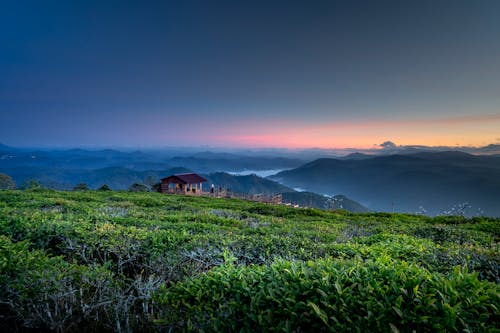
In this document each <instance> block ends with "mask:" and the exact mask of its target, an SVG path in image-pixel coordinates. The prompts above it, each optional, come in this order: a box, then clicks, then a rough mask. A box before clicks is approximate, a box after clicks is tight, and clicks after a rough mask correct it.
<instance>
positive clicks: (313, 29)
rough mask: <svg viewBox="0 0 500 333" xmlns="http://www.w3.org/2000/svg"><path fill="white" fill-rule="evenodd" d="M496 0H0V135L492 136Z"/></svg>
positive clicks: (93, 141) (342, 139)
mask: <svg viewBox="0 0 500 333" xmlns="http://www.w3.org/2000/svg"><path fill="white" fill-rule="evenodd" d="M499 17H500V1H495V0H489V1H481V0H470V1H461V0H440V1H435V0H430V1H429V0H418V1H417V0H415V1H412V0H408V1H399V0H398V1H370V0H366V1H358V0H353V1H347V0H341V1H335V0H330V1H321V0H318V1H307V0H304V1H293V0H282V1H278V0H241V1H229V0H228V1H217V0H214V1H206V0H200V1H191V0H184V1H180V0H179V1H167V0H165V1H137V0H136V1H128V0H120V1H92V0H87V1H79V0H73V1H53V0H44V1H41V0H38V1H34V0H33V1H29V0H27V1H24V0H13V1H10V0H3V1H1V2H0V142H1V143H4V144H8V145H12V146H34V145H40V146H151V147H163V146H213V147H256V148H263V147H283V148H342V147H344V148H345V147H359V148H367V147H373V146H374V145H376V144H380V143H382V142H384V141H387V140H391V141H393V142H395V143H397V144H401V145H416V144H419V145H430V146H438V145H439V146H443V145H447V146H453V147H455V146H483V145H487V144H491V143H500V20H499V19H498V18H499Z"/></svg>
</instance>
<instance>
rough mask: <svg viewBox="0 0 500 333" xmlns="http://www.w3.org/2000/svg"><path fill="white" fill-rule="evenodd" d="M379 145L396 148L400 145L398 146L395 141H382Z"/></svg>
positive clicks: (384, 147) (385, 147)
mask: <svg viewBox="0 0 500 333" xmlns="http://www.w3.org/2000/svg"><path fill="white" fill-rule="evenodd" d="M379 146H380V147H381V148H383V149H395V148H397V147H398V146H396V144H395V143H394V142H392V141H385V142H383V143H381V144H380V145H379Z"/></svg>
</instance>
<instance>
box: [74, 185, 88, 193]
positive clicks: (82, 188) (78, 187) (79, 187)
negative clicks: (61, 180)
mask: <svg viewBox="0 0 500 333" xmlns="http://www.w3.org/2000/svg"><path fill="white" fill-rule="evenodd" d="M88 190H89V186H88V185H87V184H85V183H80V184H76V185H75V186H74V187H73V191H88Z"/></svg>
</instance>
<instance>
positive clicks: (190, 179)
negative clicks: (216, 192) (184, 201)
mask: <svg viewBox="0 0 500 333" xmlns="http://www.w3.org/2000/svg"><path fill="white" fill-rule="evenodd" d="M206 181H207V180H206V179H205V178H203V177H201V176H200V175H197V174H196V173H182V174H176V175H172V176H168V177H166V178H163V179H162V180H161V192H162V193H178V194H202V193H203V189H202V184H203V183H204V182H206Z"/></svg>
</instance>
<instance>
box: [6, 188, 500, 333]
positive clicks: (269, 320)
mask: <svg viewBox="0 0 500 333" xmlns="http://www.w3.org/2000/svg"><path fill="white" fill-rule="evenodd" d="M499 241H500V220H499V219H490V218H473V219H465V218H463V217H457V216H455V217H451V216H449V217H437V218H428V217H424V216H413V215H402V214H386V213H378V214H377V213H374V214H358V215H356V214H350V213H347V212H344V211H334V212H325V211H320V210H315V209H294V208H289V207H284V206H275V205H266V204H259V203H253V202H246V201H240V200H229V199H227V200H226V199H215V198H208V197H191V196H175V195H162V194H159V193H126V192H111V191H104V192H95V191H82V192H56V191H50V190H28V191H0V331H10V332H16V331H17V332H39V331H46V332H52V331H53V332H132V331H134V332H138V331H139V332H157V331H158V332H178V331H181V332H182V331H204V332H234V331H242V332H271V331H279V332H321V331H332V332H333V331H338V332H500V309H499V308H500V276H499V264H500V251H499V244H500V243H499Z"/></svg>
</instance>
